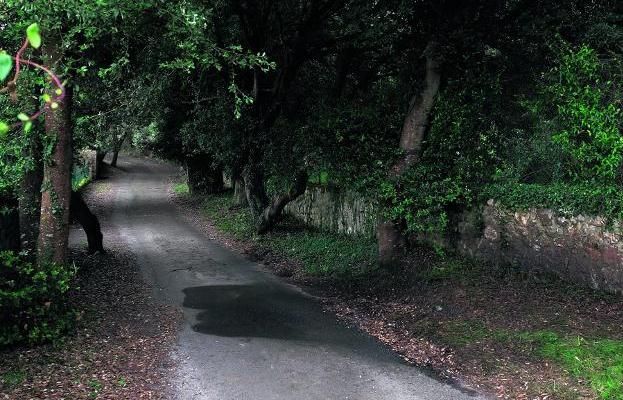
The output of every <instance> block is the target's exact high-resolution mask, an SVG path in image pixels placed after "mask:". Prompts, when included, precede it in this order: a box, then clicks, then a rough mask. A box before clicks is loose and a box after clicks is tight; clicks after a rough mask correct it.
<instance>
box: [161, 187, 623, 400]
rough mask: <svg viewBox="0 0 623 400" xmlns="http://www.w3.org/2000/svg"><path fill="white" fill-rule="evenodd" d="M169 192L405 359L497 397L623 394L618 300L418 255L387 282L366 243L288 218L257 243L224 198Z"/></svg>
mask: <svg viewBox="0 0 623 400" xmlns="http://www.w3.org/2000/svg"><path fill="white" fill-rule="evenodd" d="M172 191H173V192H174V193H175V194H176V198H177V199H178V200H177V201H178V202H179V203H180V204H182V205H183V207H186V208H191V212H190V213H191V214H193V215H194V214H196V213H198V212H201V213H202V214H203V217H202V218H203V220H204V224H207V226H208V229H209V230H210V229H212V230H211V231H210V232H212V233H213V232H214V231H217V232H219V234H216V237H217V238H219V239H220V240H221V241H223V242H226V243H231V240H234V241H235V243H236V244H234V247H235V248H237V249H238V250H241V251H244V252H246V253H247V255H248V256H249V257H251V258H253V259H258V260H259V261H261V262H264V263H266V265H267V266H268V267H269V268H271V269H272V270H273V271H274V273H276V274H278V275H280V276H283V277H286V278H288V279H291V280H292V281H293V282H296V283H298V284H302V285H305V286H307V287H308V288H309V290H311V291H312V292H313V293H316V294H319V295H321V296H323V297H325V304H326V306H327V307H328V308H330V309H332V310H333V311H335V312H337V313H338V315H340V317H341V318H343V319H344V320H346V321H347V322H350V323H352V324H355V325H357V326H359V327H360V328H361V329H364V330H366V331H367V332H369V333H370V334H372V335H375V336H377V337H378V338H379V339H380V340H382V341H383V342H385V343H386V344H388V345H389V346H390V347H392V348H393V349H394V350H395V351H397V352H398V353H399V354H401V355H403V356H404V357H405V359H406V360H407V361H409V362H413V363H415V364H418V365H428V366H430V367H432V368H433V369H434V370H435V371H436V372H437V373H439V374H441V375H443V376H446V377H448V378H451V379H456V380H458V381H460V382H463V383H465V384H468V385H469V386H471V387H474V388H478V389H480V390H485V391H487V392H490V393H494V394H497V395H498V397H500V398H512V399H520V398H530V399H535V398H538V399H547V398H553V399H565V400H578V399H588V398H595V399H605V400H608V399H614V400H618V399H622V398H623V375H622V374H623V358H622V355H623V351H622V350H623V347H622V346H623V333H622V332H621V331H620V329H619V328H618V326H619V325H618V324H619V322H618V321H620V320H621V318H622V317H623V305H622V304H621V301H620V298H619V297H618V296H617V295H614V294H607V293H596V292H593V291H591V290H589V289H584V288H581V287H578V286H575V285H572V284H568V283H564V282H562V281H560V279H559V278H556V277H554V276H548V275H543V274H535V273H530V272H529V271H526V270H523V269H521V268H517V267H511V266H501V267H497V268H496V267H493V266H488V265H483V264H479V263H475V262H471V261H469V260H465V259H461V258H459V257H455V256H453V255H451V254H445V255H440V254H438V253H435V251H433V250H432V249H426V248H419V249H414V250H413V253H412V254H410V255H409V257H408V258H407V262H406V266H405V267H403V269H401V270H400V271H399V272H398V271H396V272H395V273H394V274H392V275H388V274H387V273H386V272H385V271H384V270H382V269H379V268H378V267H377V266H376V263H375V259H376V253H375V250H376V247H375V244H374V240H372V239H366V238H362V237H356V236H355V237H353V236H347V235H338V234H333V233H328V232H323V231H319V230H317V229H314V228H310V227H308V226H305V225H304V224H301V223H300V222H298V221H297V220H296V219H294V218H293V217H290V216H286V217H285V218H286V219H285V220H284V221H283V222H282V223H281V224H280V225H279V227H278V228H277V229H275V230H274V231H273V232H271V233H270V234H267V235H258V234H257V232H256V231H255V230H254V227H253V224H252V223H251V222H250V221H251V219H250V218H249V211H248V209H246V208H241V207H236V206H235V205H234V199H233V196H232V193H231V192H224V193H221V194H216V195H211V196H207V197H206V196H200V197H197V196H195V197H193V196H192V195H190V193H189V191H188V188H187V185H186V184H184V183H179V184H173V185H172ZM204 227H205V225H204ZM210 227H211V228H210ZM509 315H512V318H509Z"/></svg>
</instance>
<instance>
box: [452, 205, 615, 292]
mask: <svg viewBox="0 0 623 400" xmlns="http://www.w3.org/2000/svg"><path fill="white" fill-rule="evenodd" d="M472 212H473V211H472ZM481 213H482V221H483V226H482V230H481V233H477V232H478V230H477V229H474V228H473V227H470V226H469V225H470V224H469V223H465V222H463V225H462V226H461V227H460V228H459V231H460V239H459V241H458V243H457V246H456V250H458V251H459V252H460V253H462V254H464V255H467V256H470V257H474V258H479V259H483V260H485V261H487V262H491V263H494V264H499V263H509V264H515V265H518V266H521V267H523V268H526V269H533V270H538V271H542V272H547V273H554V274H556V275H558V276H560V277H561V278H563V279H565V280H568V281H572V282H576V283H580V284H583V285H586V286H589V287H591V288H593V289H600V290H605V291H610V292H618V293H623V230H621V224H620V223H619V222H616V223H614V224H606V221H605V219H604V218H602V217H588V216H583V215H577V216H571V217H569V216H562V215H557V214H556V213H555V212H554V211H552V210H549V209H532V210H526V211H511V210H507V209H505V208H504V207H502V206H500V205H499V204H497V203H495V202H493V201H489V202H488V204H487V205H486V206H484V208H483V209H482V211H481ZM464 220H465V219H464Z"/></svg>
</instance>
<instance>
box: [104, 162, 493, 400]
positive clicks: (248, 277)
mask: <svg viewBox="0 0 623 400" xmlns="http://www.w3.org/2000/svg"><path fill="white" fill-rule="evenodd" d="M119 167H120V171H119V173H116V174H115V177H114V178H113V179H111V180H110V184H111V185H112V191H113V194H114V197H115V199H114V201H112V202H111V203H110V204H111V205H110V207H112V210H110V209H109V210H106V214H107V215H108V216H109V218H108V221H107V222H108V223H109V224H113V225H114V226H113V227H111V228H113V229H114V231H116V232H118V233H119V235H120V238H118V240H121V241H122V242H124V243H125V244H127V245H128V247H129V248H130V250H131V251H132V252H133V253H134V254H135V256H136V258H137V260H138V261H139V264H140V266H141V269H142V271H143V274H144V277H145V280H146V281H148V282H149V283H150V284H152V285H153V287H154V291H155V292H156V293H155V296H156V297H157V298H158V299H159V300H161V301H164V302H166V303H169V304H173V305H176V306H180V307H182V308H183V312H184V323H183V328H182V331H181V332H180V335H179V339H178V343H177V345H176V348H175V349H174V350H173V353H174V354H173V358H174V360H175V362H176V365H177V366H176V368H175V369H174V370H175V372H174V376H173V377H172V382H173V385H172V386H173V392H174V394H173V396H175V398H177V399H181V400H190V399H197V400H199V399H201V400H203V399H206V400H277V399H287V400H311V399H314V400H333V399H336V400H337V399H353V400H403V399H404V400H407V399H414V400H415V399H427V400H445V399H477V398H482V397H474V395H473V394H470V393H468V392H467V391H465V390H461V389H460V388H458V387H456V386H453V385H450V384H448V383H444V382H440V381H438V380H436V379H435V378H434V377H431V376H430V375H429V374H427V373H426V372H425V371H423V370H421V369H418V368H415V367H413V366H409V365H407V364H405V363H404V362H402V360H401V359H400V358H398V357H397V356H396V355H394V354H393V353H392V352H391V351H390V350H388V349H387V348H386V347H385V346H383V345H382V344H380V343H378V342H377V341H376V340H375V339H373V338H372V337H370V336H368V335H366V334H364V333H362V332H360V331H358V330H356V329H352V328H349V327H346V326H344V325H343V324H341V323H340V322H339V321H337V320H336V318H335V317H334V316H333V315H330V314H328V313H325V312H323V310H322V307H321V306H320V304H319V303H318V302H317V301H316V300H315V299H314V298H313V297H311V296H309V295H307V294H306V293H305V292H304V291H302V290H300V289H298V288H296V287H293V286H291V285H288V284H286V283H284V282H282V281H280V280H279V279H278V278H277V277H275V276H273V275H271V274H270V273H268V272H266V271H265V270H264V269H263V268H262V267H261V266H260V265H258V264H256V263H253V262H250V261H248V260H245V259H244V257H242V256H241V255H239V254H236V253H234V252H232V251H231V250H228V249H226V248H224V247H222V246H221V245H219V244H218V243H215V242H213V241H210V240H209V239H208V238H207V237H206V236H205V235H204V234H202V233H201V232H199V231H198V230H197V229H195V228H194V227H193V226H192V225H190V224H189V223H187V222H185V221H184V219H183V218H182V217H181V216H180V215H179V214H178V213H177V212H176V209H175V206H173V205H172V204H171V203H170V201H169V198H168V188H169V186H170V182H171V178H172V177H173V176H175V175H177V174H178V172H179V170H178V168H176V167H174V166H172V165H169V164H166V163H163V162H158V161H152V160H145V159H137V158H129V157H125V158H124V157H121V158H120V160H119Z"/></svg>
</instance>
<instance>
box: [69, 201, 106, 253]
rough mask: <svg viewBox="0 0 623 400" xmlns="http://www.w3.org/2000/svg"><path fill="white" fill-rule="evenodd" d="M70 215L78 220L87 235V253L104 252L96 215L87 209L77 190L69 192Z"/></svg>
mask: <svg viewBox="0 0 623 400" xmlns="http://www.w3.org/2000/svg"><path fill="white" fill-rule="evenodd" d="M71 217H72V218H73V219H74V220H76V221H78V223H79V224H80V225H81V226H82V229H84V233H86V235H87V241H88V243H89V254H94V253H96V252H98V251H99V252H102V253H103V252H104V246H103V243H102V241H103V237H104V236H103V235H102V230H101V228H100V223H99V221H98V219H97V217H96V216H95V215H94V214H93V213H92V212H91V210H89V206H88V205H87V203H85V202H84V200H83V199H82V196H80V194H79V193H77V192H71Z"/></svg>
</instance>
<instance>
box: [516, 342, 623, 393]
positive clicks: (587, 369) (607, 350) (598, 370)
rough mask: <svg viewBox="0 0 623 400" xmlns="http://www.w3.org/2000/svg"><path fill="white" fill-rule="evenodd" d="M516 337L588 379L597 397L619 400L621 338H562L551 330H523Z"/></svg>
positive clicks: (622, 381) (621, 386)
mask: <svg viewBox="0 0 623 400" xmlns="http://www.w3.org/2000/svg"><path fill="white" fill-rule="evenodd" d="M519 338H520V339H521V340H523V341H525V342H528V343H531V344H533V345H534V346H535V352H536V353H537V354H538V355H540V356H542V357H545V358H547V359H550V360H553V361H555V362H557V363H558V364H560V365H561V366H562V367H563V368H565V369H566V370H567V371H568V372H569V373H571V374H572V375H573V376H575V377H577V378H581V379H585V380H587V381H588V382H590V385H591V387H592V388H593V390H594V391H595V392H596V393H597V394H598V395H599V396H600V398H602V399H607V400H623V340H612V339H586V338H583V337H579V336H578V337H575V338H565V337H561V336H559V335H558V334H556V333H554V332H551V331H538V332H529V333H523V334H520V335H519Z"/></svg>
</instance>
